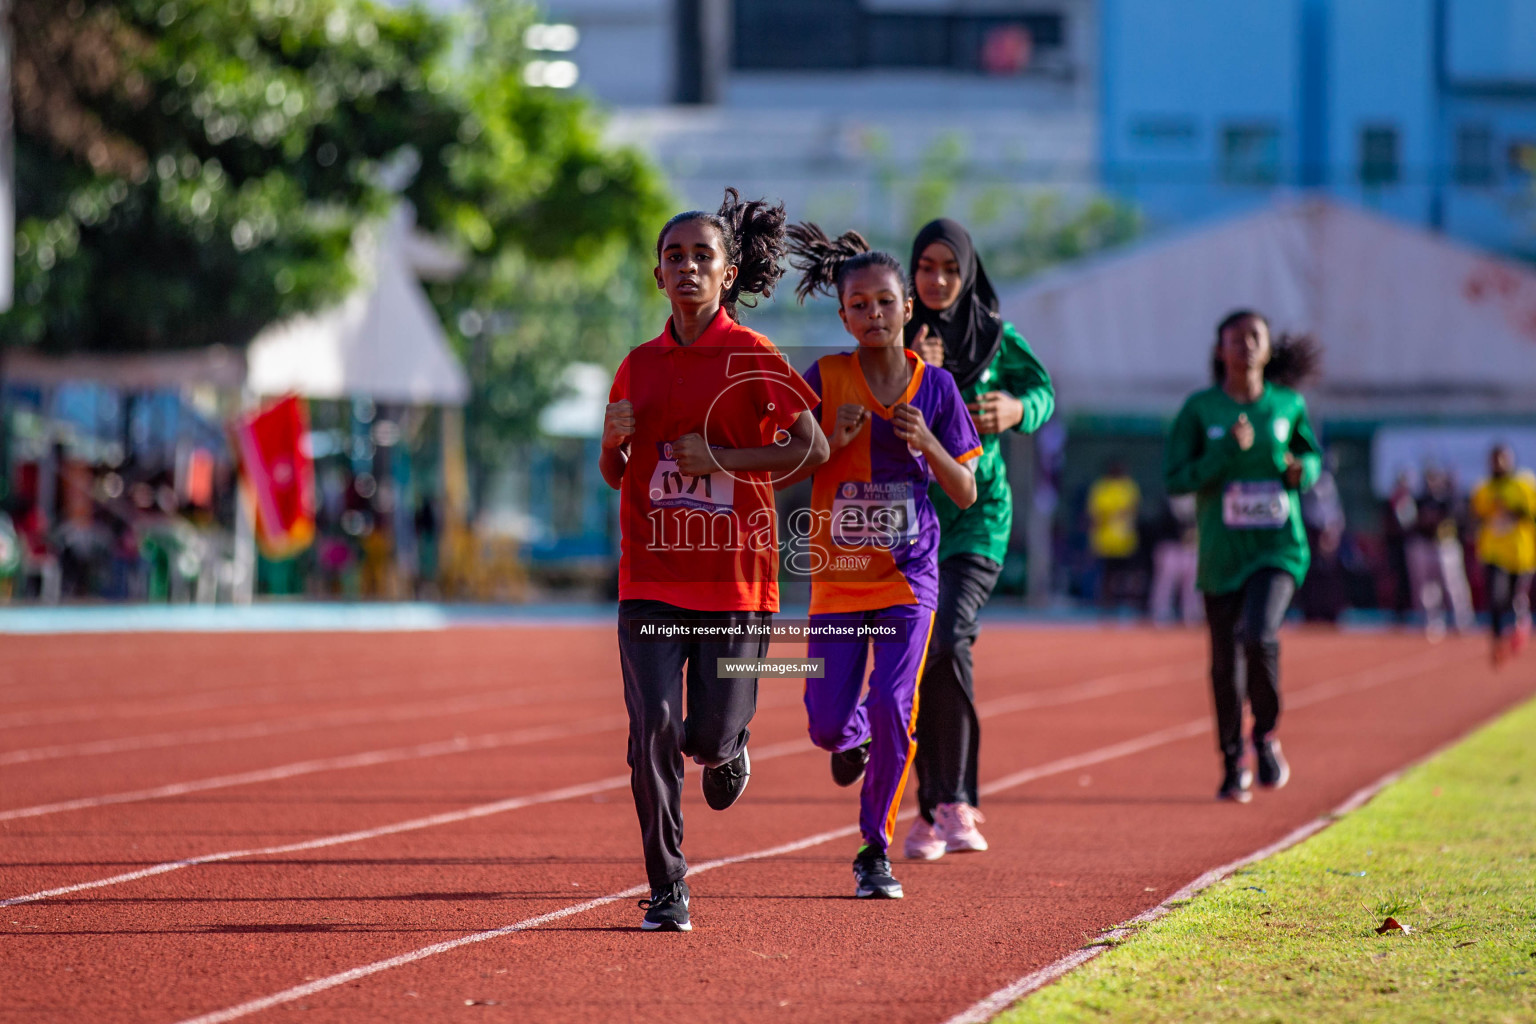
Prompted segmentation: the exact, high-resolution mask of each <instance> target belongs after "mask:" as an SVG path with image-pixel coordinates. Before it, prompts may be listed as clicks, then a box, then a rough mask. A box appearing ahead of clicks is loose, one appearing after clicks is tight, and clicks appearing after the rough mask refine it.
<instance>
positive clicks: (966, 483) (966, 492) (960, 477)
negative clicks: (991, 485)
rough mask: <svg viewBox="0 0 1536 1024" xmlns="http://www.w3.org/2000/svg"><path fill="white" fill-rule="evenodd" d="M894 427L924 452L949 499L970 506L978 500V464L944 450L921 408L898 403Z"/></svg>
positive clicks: (964, 506)
mask: <svg viewBox="0 0 1536 1024" xmlns="http://www.w3.org/2000/svg"><path fill="white" fill-rule="evenodd" d="M891 428H892V429H893V430H895V431H896V436H897V437H899V438H901V439H902V440H903V441H905V442H907V444H909V445H911V446H912V447H913V448H916V449H917V450H918V451H920V452H922V453H923V457H924V458H926V459H927V460H928V466H929V468H931V469H932V470H933V476H934V479H935V480H937V481H938V483H939V486H940V487H941V488H943V489H944V493H945V494H947V495H949V500H950V501H953V502H954V503H955V504H956V505H958V506H959V507H961V508H970V507H971V506H972V505H974V504H975V503H976V473H975V466H973V465H971V464H970V460H967V462H966V463H965V464H961V463H959V462H956V461H955V457H954V456H953V455H951V454H949V452H947V451H945V449H944V446H943V445H942V444H940V443H939V439H938V438H937V437H935V436H934V435H933V431H931V430H929V429H928V423H927V422H926V421H925V420H924V419H923V411H922V410H921V409H919V408H918V407H917V406H915V405H911V404H908V403H906V402H903V403H902V404H901V405H898V406H897V407H896V409H895V410H894V412H892V414H891Z"/></svg>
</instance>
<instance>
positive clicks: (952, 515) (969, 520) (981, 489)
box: [905, 219, 1055, 860]
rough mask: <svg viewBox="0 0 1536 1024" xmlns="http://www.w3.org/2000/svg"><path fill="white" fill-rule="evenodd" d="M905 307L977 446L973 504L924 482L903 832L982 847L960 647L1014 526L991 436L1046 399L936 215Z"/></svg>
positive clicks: (993, 298)
mask: <svg viewBox="0 0 1536 1024" xmlns="http://www.w3.org/2000/svg"><path fill="white" fill-rule="evenodd" d="M911 267H912V277H913V286H914V287H913V292H914V294H913V299H914V301H913V313H912V320H911V322H910V323H909V324H908V325H907V344H908V345H909V346H911V347H912V348H913V349H915V350H916V351H917V353H918V354H919V355H921V356H922V357H923V358H924V359H925V360H926V361H928V362H929V363H932V364H934V365H936V366H942V367H944V369H946V370H948V371H949V372H950V373H951V374H953V375H954V378H955V383H957V384H959V385H960V391H961V393H962V394H963V395H964V396H965V400H966V404H967V405H968V407H969V408H970V410H971V416H972V418H973V419H974V420H975V421H976V429H977V431H978V432H979V433H980V434H981V443H982V454H981V457H980V458H979V459H977V460H976V462H975V467H976V494H977V497H976V503H975V504H973V505H971V506H970V507H969V508H966V509H961V508H959V507H957V506H956V505H955V503H954V502H952V501H950V500H949V498H948V497H947V496H946V495H944V493H943V492H942V491H940V490H939V489H937V488H936V487H933V488H930V489H929V495H930V497H931V498H932V499H933V504H934V508H935V510H936V511H937V512H938V516H939V530H940V537H939V607H938V613H937V617H936V619H935V622H934V629H933V640H932V642H931V643H930V645H929V648H928V660H927V666H926V668H925V669H924V672H923V678H922V682H921V684H920V687H919V691H918V702H919V707H920V709H921V711H920V713H919V714H918V716H917V757H916V759H915V761H914V765H915V767H916V769H917V779H918V805H919V808H920V810H921V814H919V816H918V818H917V820H916V821H914V822H913V823H912V831H911V832H910V833H909V834H908V835H907V840H906V844H905V852H906V855H907V856H908V857H917V858H921V859H923V860H932V859H934V858H936V857H942V856H943V855H944V854H945V853H946V852H951V853H954V852H961V851H973V850H985V849H986V848H987V841H986V839H985V838H984V837H983V836H982V834H981V832H980V831H979V830H978V829H977V828H976V824H977V822H979V821H981V813H980V812H979V811H978V810H977V809H976V806H977V800H978V796H977V792H976V772H977V767H976V766H977V744H978V741H979V738H980V728H979V723H978V721H977V718H976V706H975V684H974V679H973V670H972V664H971V644H972V643H973V642H975V640H976V636H977V634H978V632H979V630H980V627H979V626H978V624H977V614H978V613H979V612H980V611H981V607H982V605H984V604H986V603H987V599H988V598H989V597H991V596H992V588H993V587H995V586H996V585H997V577H998V574H999V573H1001V572H1002V567H1003V566H1002V563H1003V557H1004V556H1005V555H1006V554H1007V551H1008V537H1009V534H1010V533H1011V531H1012V528H1013V492H1012V490H1011V489H1010V488H1009V486H1008V475H1007V472H1006V469H1005V467H1004V465H1003V455H1002V450H1001V446H1000V444H999V437H1000V435H1001V434H1002V432H1003V431H1005V430H1018V431H1020V432H1021V433H1030V432H1032V431H1034V430H1037V429H1038V428H1039V427H1040V425H1041V424H1043V423H1044V422H1045V421H1046V420H1047V419H1049V418H1050V415H1051V410H1052V409H1053V408H1054V406H1055V392H1054V391H1053V389H1052V387H1051V378H1050V376H1049V375H1047V374H1046V372H1045V368H1044V367H1043V366H1041V365H1040V360H1038V359H1036V358H1035V354H1034V353H1033V352H1031V351H1030V348H1029V343H1028V342H1026V341H1025V340H1024V338H1023V336H1022V335H1020V334H1019V332H1018V331H1017V330H1015V329H1014V326H1013V325H1012V324H1010V323H1005V322H1004V321H1003V320H1002V318H1001V317H1000V316H999V315H998V312H997V309H998V303H997V295H996V293H994V292H993V290H992V284H991V282H990V281H988V280H987V273H986V270H985V269H983V268H982V265H981V261H980V259H978V258H977V255H976V247H975V246H974V245H973V244H972V242H971V236H970V234H969V233H968V232H967V231H966V230H965V228H963V227H961V226H960V225H959V224H957V223H956V222H954V221H952V220H948V219H941V220H936V221H933V222H932V223H931V224H928V225H927V226H926V227H924V228H923V229H922V230H921V231H920V232H918V235H917V239H916V241H914V242H913V244H912V262H911Z"/></svg>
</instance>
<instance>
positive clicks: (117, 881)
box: [0, 682, 1102, 907]
mask: <svg viewBox="0 0 1536 1024" xmlns="http://www.w3.org/2000/svg"><path fill="white" fill-rule="evenodd" d="M1091 685H1092V683H1091V682H1090V683H1088V684H1074V685H1070V686H1063V687H1058V688H1057V689H1056V690H1054V691H1047V692H1045V693H1041V694H1038V696H1039V697H1040V698H1041V699H1042V703H1047V702H1052V701H1051V700H1048V699H1051V698H1059V699H1055V700H1054V702H1055V703H1067V702H1069V701H1068V699H1066V697H1065V695H1066V694H1069V693H1080V692H1081V691H1083V690H1084V689H1085V687H1089V686H1091ZM1101 695H1102V694H1100V693H1098V692H1097V691H1094V692H1092V693H1090V694H1089V695H1088V696H1079V697H1078V698H1076V699H1090V698H1091V697H1096V696H1101ZM1011 699H1012V698H1002V699H1001V700H1000V701H998V702H995V703H1001V702H1002V701H1005V700H1011ZM770 703H772V702H770ZM759 706H760V707H761V706H767V705H766V704H765V703H764V702H761V701H760V702H759ZM1030 706H1040V705H1030ZM1009 710H1012V709H1011V708H1009V709H1005V710H1001V711H996V710H983V711H981V715H982V717H983V718H991V717H994V716H995V715H999V714H1006V713H1007V712H1008V711H1009ZM817 749H818V748H817V747H816V746H815V745H814V744H812V743H811V741H810V740H808V739H803V738H802V739H793V740H784V741H782V742H780V743H772V744H769V745H767V746H755V747H753V748H752V760H753V761H758V762H761V761H769V760H772V759H774V758H779V757H789V756H792V755H795V754H805V753H812V752H815V751H816V750H817ZM1063 770H1065V769H1063ZM627 785H629V776H627V775H617V776H613V777H611V778H608V779H603V780H599V781H597V782H592V783H586V784H584V785H581V786H574V787H567V788H565V789H557V790H552V791H550V792H547V793H537V794H534V795H532V796H525V797H512V798H510V799H507V800H498V801H496V802H494V803H488V804H478V805H476V806H474V807H467V808H464V809H462V810H458V811H446V812H443V813H441V814H433V815H429V816H427V817H422V818H412V819H410V820H408V821H401V822H396V823H394V824H391V825H382V826H379V827H377V828H371V829H361V830H358V831H355V832H344V833H341V834H339V835H333V836H325V837H321V838H317V839H309V840H305V841H303V842H298V843H286V844H282V845H279V846H265V847H261V848H259V849H252V850H226V851H223V852H220V853H209V854H203V855H201V856H198V857H189V858H186V859H184V860H174V861H165V862H163V863H160V864H155V865H152V866H151V867H147V868H142V869H140V870H137V871H128V872H124V873H123V874H119V875H111V876H108V877H106V878H98V879H93V880H91V881H88V882H78V883H74V884H72V885H63V886H59V887H57V888H53V889H44V890H41V891H39V892H32V893H26V894H23V895H20V896H13V897H11V898H9V899H6V900H0V907H10V906H15V905H17V904H21V903H34V902H37V901H39V900H46V899H51V898H53V897H55V896H67V895H69V894H71V893H76V892H85V891H87V890H90V889H101V888H105V887H107V886H111V885H121V884H124V883H127V882H135V881H138V880H139V879H141V878H149V877H152V876H154V875H163V874H165V873H167V872H169V871H179V870H181V869H183V868H190V867H197V866H198V865H201V864H216V863H219V862H222V861H229V860H241V859H244V858H248V857H265V856H273V855H276V854H284V853H295V852H299V851H302V850H318V849H323V848H325V847H329V846H341V845H345V844H347V843H357V842H363V841H365V840H368V839H378V838H381V837H384V836H392V835H398V834H400V833H402V832H414V831H417V830H420V829H425V828H435V827H436V826H439V825H450V824H454V823H457V822H461V821H469V820H471V819H474V818H483V817H486V816H488V815H492V814H501V813H502V812H504V811H513V810H517V809H518V808H522V807H529V806H533V805H535V804H543V803H551V802H554V801H558V800H568V799H575V798H577V797H582V796H589V795H593V794H596V793H601V792H605V791H608V790H614V789H619V788H621V787H623V786H627Z"/></svg>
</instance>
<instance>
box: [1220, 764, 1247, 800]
mask: <svg viewBox="0 0 1536 1024" xmlns="http://www.w3.org/2000/svg"><path fill="white" fill-rule="evenodd" d="M1252 786H1253V772H1251V771H1249V770H1248V766H1247V765H1245V764H1243V763H1242V762H1241V761H1228V762H1227V763H1226V767H1225V768H1224V769H1223V771H1222V775H1221V788H1220V789H1218V790H1217V791H1216V799H1217V800H1230V801H1232V802H1233V803H1238V804H1245V803H1247V802H1248V801H1250V800H1252V799H1253V789H1252Z"/></svg>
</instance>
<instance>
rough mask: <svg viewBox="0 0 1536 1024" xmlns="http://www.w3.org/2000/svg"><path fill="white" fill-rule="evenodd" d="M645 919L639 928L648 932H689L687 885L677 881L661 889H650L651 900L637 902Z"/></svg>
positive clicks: (691, 926)
mask: <svg viewBox="0 0 1536 1024" xmlns="http://www.w3.org/2000/svg"><path fill="white" fill-rule="evenodd" d="M639 905H640V909H642V910H644V911H645V918H644V919H643V920H642V921H641V922H640V927H641V928H642V929H644V930H645V931H648V932H691V931H693V925H692V924H691V923H689V921H688V883H687V882H685V881H683V880H682V879H678V880H677V881H675V882H673V883H672V884H671V885H669V886H666V887H665V888H662V889H652V890H651V898H650V899H648V900H640V901H639Z"/></svg>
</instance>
